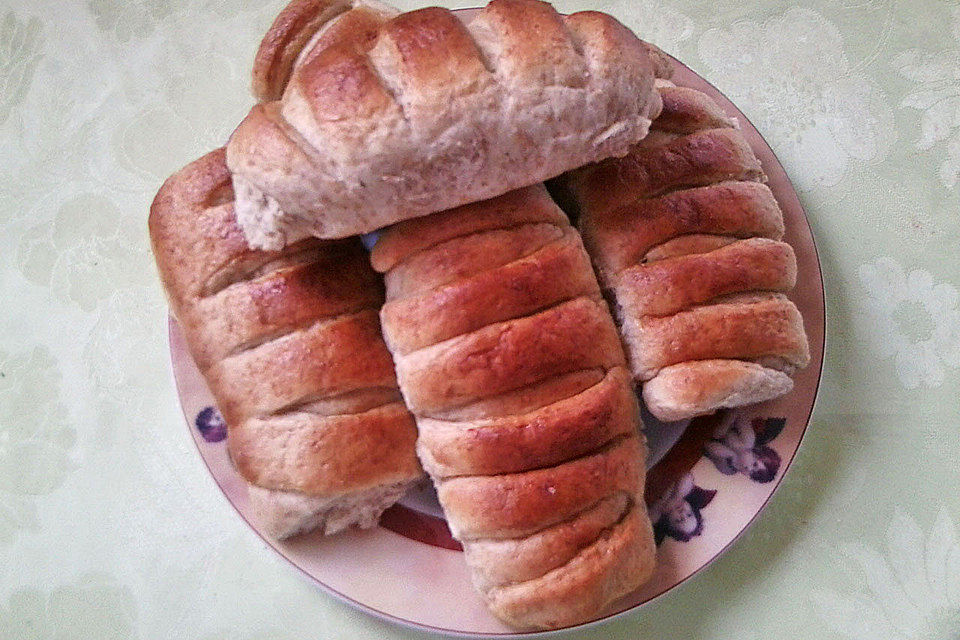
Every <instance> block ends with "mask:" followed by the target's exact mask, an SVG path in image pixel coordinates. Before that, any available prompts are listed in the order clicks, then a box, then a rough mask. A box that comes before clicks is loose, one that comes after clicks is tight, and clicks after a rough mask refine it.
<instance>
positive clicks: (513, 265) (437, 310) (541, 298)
mask: <svg viewBox="0 0 960 640" xmlns="http://www.w3.org/2000/svg"><path fill="white" fill-rule="evenodd" d="M513 235H514V237H516V235H515V234H513ZM471 237H472V238H477V237H478V236H471ZM599 293H600V292H599V289H598V288H597V281H596V278H595V277H594V276H593V273H592V272H591V271H590V259H589V258H587V254H586V252H585V251H584V250H583V245H582V244H581V243H580V237H579V235H578V234H577V232H576V231H574V230H573V229H572V228H568V229H567V230H566V232H565V233H564V235H563V236H561V238H560V239H558V240H557V241H556V242H551V243H550V244H547V245H545V246H543V247H541V248H540V249H539V250H537V251H535V252H534V253H532V254H530V255H527V256H524V257H522V258H520V259H519V260H515V261H513V262H509V263H507V264H505V265H503V266H501V267H497V268H494V269H487V270H485V271H482V272H480V273H477V274H475V275H472V276H470V277H467V278H461V279H459V280H458V281H457V282H454V283H448V284H447V285H445V286H442V287H438V288H436V289H431V290H429V291H427V292H425V293H422V294H420V295H417V296H415V297H414V296H411V297H407V298H400V299H398V300H390V301H388V302H387V303H386V304H385V305H384V306H383V309H382V310H381V311H380V315H381V318H382V319H383V325H384V327H386V328H387V330H386V331H385V337H386V339H387V343H388V344H389V345H390V348H391V349H392V350H393V351H394V352H396V353H401V354H403V353H409V352H410V351H415V350H417V349H422V348H424V347H428V346H430V345H433V344H436V343H438V342H441V341H443V340H447V339H449V338H453V337H455V336H459V335H462V334H464V333H469V332H471V331H475V330H477V329H480V328H483V327H485V326H487V325H488V324H493V323H495V322H502V321H505V320H510V319H513V318H518V317H522V316H525V315H529V314H531V313H534V312H536V311H539V310H541V309H545V308H547V307H551V306H553V305H555V304H557V303H559V302H563V301H564V300H569V299H571V298H575V297H578V296H582V295H587V296H594V297H595V296H598V295H599Z"/></svg>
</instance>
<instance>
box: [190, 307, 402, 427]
mask: <svg viewBox="0 0 960 640" xmlns="http://www.w3.org/2000/svg"><path fill="white" fill-rule="evenodd" d="M357 354H363V357H358V355H357ZM394 380H395V378H394V374H393V360H392V359H391V358H390V353H389V352H388V351H387V349H386V346H385V345H384V344H383V340H382V339H381V337H380V325H379V323H378V321H377V312H376V311H374V310H373V309H366V310H364V311H361V312H359V313H356V314H352V315H348V316H339V317H337V318H334V319H332V320H319V321H317V322H316V323H315V324H313V325H311V326H309V327H307V328H305V329H302V330H299V331H295V332H293V333H290V334H287V335H284V336H282V337H280V338H277V339H274V340H270V341H269V342H266V343H264V344H262V345H260V346H257V347H253V348H251V349H247V350H246V351H242V352H240V353H237V354H235V355H230V356H228V357H226V358H224V359H223V360H221V361H219V362H217V363H216V364H214V365H213V366H212V367H211V368H210V369H209V370H208V371H207V381H208V382H209V383H210V388H211V390H212V391H213V392H214V394H215V396H216V397H217V400H218V403H219V404H220V410H221V411H222V412H223V415H224V418H226V420H227V423H228V424H229V423H233V422H239V421H241V420H243V418H244V417H246V416H253V415H269V414H272V413H276V412H280V411H282V410H283V409H285V408H287V407H290V406H292V405H294V404H297V403H301V402H304V401H306V400H309V399H312V398H316V397H325V396H336V395H340V394H342V393H346V392H348V391H355V390H357V389H364V388H369V387H385V386H391V385H392V384H394Z"/></svg>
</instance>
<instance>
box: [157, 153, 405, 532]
mask: <svg viewBox="0 0 960 640" xmlns="http://www.w3.org/2000/svg"><path fill="white" fill-rule="evenodd" d="M150 239H151V242H152V245H153V251H154V255H155V257H156V260H157V267H158V269H159V271H160V276H161V279H162V281H163V284H164V287H165V289H166V292H167V296H168V298H169V301H170V307H171V309H172V311H173V313H174V315H175V316H176V317H177V319H178V321H179V322H180V324H181V327H182V328H183V331H184V335H185V337H186V340H187V344H188V346H189V348H190V351H191V353H192V354H193V357H194V359H195V360H196V362H197V366H198V367H199V368H200V371H201V373H203V375H204V377H205V378H206V380H207V382H208V383H209V385H210V389H211V391H212V392H213V395H214V397H215V399H216V401H217V404H218V406H219V407H220V410H221V411H222V413H223V416H224V419H225V421H226V423H227V431H228V442H227V444H228V447H229V451H230V455H231V458H232V460H233V462H234V465H235V466H236V468H237V471H239V473H240V475H241V476H243V478H244V479H245V480H246V481H247V482H248V483H250V499H251V502H252V503H253V507H254V510H255V512H256V513H257V515H258V519H259V520H260V521H261V524H262V525H263V527H264V529H265V530H266V531H267V532H268V533H269V534H270V535H273V536H276V537H281V538H282V537H286V536H290V535H294V534H296V533H300V532H303V531H307V530H310V529H315V528H320V529H322V530H323V531H324V532H326V533H335V532H337V531H339V530H341V529H343V528H345V527H348V526H350V525H359V526H363V527H369V526H373V525H374V524H376V522H377V518H378V517H379V516H380V513H381V512H382V511H383V510H384V509H386V508H387V507H388V506H390V505H391V504H393V503H394V502H395V501H396V500H397V499H399V498H400V496H401V495H402V494H403V493H404V492H405V491H406V489H407V488H408V487H409V486H410V485H411V484H412V483H414V482H416V481H417V480H418V479H419V478H420V477H421V476H422V471H421V469H420V465H419V463H418V461H417V459H416V456H415V453H414V442H415V439H416V426H415V424H414V421H413V417H412V416H411V415H410V413H409V412H408V411H407V409H406V407H405V406H404V405H403V402H402V399H401V396H400V393H399V390H398V388H397V382H396V376H395V374H394V369H393V360H392V359H391V357H390V354H389V352H388V351H387V349H386V345H385V344H384V342H383V338H382V336H381V333H380V325H379V318H378V315H377V311H378V309H379V307H380V305H381V303H382V300H383V285H382V282H381V281H380V278H379V277H378V276H377V275H376V273H375V272H374V271H373V270H372V269H371V268H370V266H369V262H368V260H367V255H366V251H365V250H364V249H363V247H362V245H361V244H360V242H359V241H358V240H356V239H353V240H348V241H336V242H331V241H321V240H316V239H308V240H304V241H301V242H298V243H296V244H294V245H291V246H289V247H286V248H285V249H284V250H282V251H278V252H264V251H257V250H253V249H250V248H249V247H248V246H247V244H246V241H245V240H244V237H243V234H242V232H241V231H240V228H239V227H238V226H237V224H236V218H235V216H234V204H233V192H232V188H231V182H230V173H229V172H228V171H227V167H226V164H225V162H224V150H223V149H219V150H217V151H214V152H213V153H210V154H208V155H206V156H204V157H203V158H201V159H200V160H197V161H196V162H193V163H192V164H190V165H188V166H187V167H186V168H184V169H183V170H181V171H179V172H178V173H176V174H174V175H173V176H172V177H171V178H170V179H168V180H167V181H166V183H164V185H163V187H162V188H161V189H160V192H159V193H158V194H157V197H156V199H155V200H154V202H153V206H152V207H151V209H150Z"/></svg>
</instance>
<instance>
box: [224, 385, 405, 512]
mask: <svg viewBox="0 0 960 640" xmlns="http://www.w3.org/2000/svg"><path fill="white" fill-rule="evenodd" d="M416 437H417V429H416V425H415V423H414V421H413V417H412V416H411V415H410V413H409V412H408V411H407V410H406V408H405V407H404V406H403V404H402V403H399V402H395V403H392V404H388V405H385V406H382V407H377V408H375V409H371V410H370V411H366V412H364V413H358V414H346V415H336V416H319V415H316V414H312V413H301V412H292V413H287V414H285V415H282V416H271V417H268V418H257V417H251V418H247V419H246V420H244V421H242V422H239V423H236V424H235V425H233V426H232V429H231V431H230V437H229V439H228V445H229V447H230V455H231V457H232V459H233V462H234V464H235V465H236V467H237V470H238V471H239V472H240V474H241V475H242V476H243V477H244V478H247V479H248V480H249V481H250V482H252V483H253V484H256V485H258V486H261V487H264V488H267V489H273V490H280V491H298V492H301V493H305V494H307V495H315V496H316V495H331V496H334V495H339V494H341V493H346V492H352V491H361V490H364V489H369V488H371V487H375V486H378V485H388V484H392V483H394V482H400V481H403V480H410V479H411V478H415V477H417V476H418V475H419V468H418V465H417V462H416V458H415V457H414V456H413V455H412V451H413V448H414V442H415V440H416Z"/></svg>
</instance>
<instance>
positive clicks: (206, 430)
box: [193, 406, 227, 442]
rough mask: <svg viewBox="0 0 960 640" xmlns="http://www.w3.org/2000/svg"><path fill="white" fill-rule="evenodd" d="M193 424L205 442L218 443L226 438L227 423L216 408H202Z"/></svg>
mask: <svg viewBox="0 0 960 640" xmlns="http://www.w3.org/2000/svg"><path fill="white" fill-rule="evenodd" d="M193 424H194V425H196V427H197V431H199V432H200V435H201V436H203V439H204V440H206V441H207V442H220V441H221V440H223V439H224V438H226V437H227V423H226V422H224V420H223V416H222V415H220V412H219V411H218V410H217V408H216V407H213V406H210V407H204V408H203V409H202V410H201V411H200V413H198V414H197V417H196V419H195V420H194V421H193Z"/></svg>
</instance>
